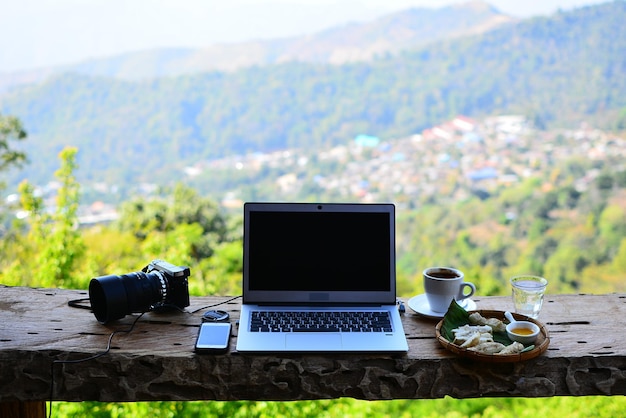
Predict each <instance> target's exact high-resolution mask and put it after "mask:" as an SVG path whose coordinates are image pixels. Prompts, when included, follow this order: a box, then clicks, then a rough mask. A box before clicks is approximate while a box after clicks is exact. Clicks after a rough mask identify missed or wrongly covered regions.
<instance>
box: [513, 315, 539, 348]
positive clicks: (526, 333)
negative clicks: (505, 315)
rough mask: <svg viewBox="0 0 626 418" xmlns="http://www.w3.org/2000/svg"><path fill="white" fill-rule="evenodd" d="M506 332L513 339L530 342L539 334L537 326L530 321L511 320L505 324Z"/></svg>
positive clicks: (525, 342) (524, 342) (523, 342)
mask: <svg viewBox="0 0 626 418" xmlns="http://www.w3.org/2000/svg"><path fill="white" fill-rule="evenodd" d="M506 333H507V335H508V336H509V338H510V339H511V340H513V341H517V342H520V343H522V344H532V343H534V342H535V340H536V339H537V336H538V335H539V326H537V324H534V323H532V322H530V321H513V322H511V323H510V324H508V325H507V326H506Z"/></svg>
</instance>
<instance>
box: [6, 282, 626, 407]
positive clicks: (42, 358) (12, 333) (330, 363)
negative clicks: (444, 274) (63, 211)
mask: <svg viewBox="0 0 626 418" xmlns="http://www.w3.org/2000/svg"><path fill="white" fill-rule="evenodd" d="M87 297H88V295H87V292H86V291H80V290H62V289H33V288H26V287H6V286H0V402H15V401H41V400H47V399H49V397H50V393H51V385H53V387H52V393H53V395H52V397H53V399H54V400H67V401H84V400H94V401H105V402H106V401H147V400H208V399H214V400H239V399H242V400H243V399H246V400H298V399H328V398H339V397H351V398H357V399H369V400H376V399H394V398H396V399H398V398H401V399H407V398H441V397H444V396H446V395H448V396H452V397H455V398H474V397H485V396H489V397H498V396H518V397H541V396H561V395H565V396H568V395H570V396H581V395H626V346H625V345H624V343H623V342H622V340H623V335H624V329H625V327H626V320H625V318H626V295H623V294H607V295H547V296H546V300H545V303H544V307H543V310H542V312H541V315H540V316H539V321H541V322H542V323H544V324H545V325H546V327H547V329H548V330H549V333H550V345H549V347H548V349H547V350H546V351H545V352H544V353H543V354H541V355H540V356H539V357H537V358H533V359H530V360H527V361H523V362H517V363H505V364H485V363H482V362H476V361H472V360H471V359H466V358H462V357H459V356H457V355H455V354H454V353H452V352H450V351H448V350H446V349H445V348H443V347H442V346H441V344H439V342H438V341H437V340H436V337H435V325H436V324H437V322H438V321H437V320H433V319H427V318H423V317H420V316H419V315H417V314H415V313H414V312H413V311H411V309H409V308H408V307H407V311H406V313H404V314H403V325H404V328H405V333H406V335H407V339H408V342H409V352H408V353H406V354H403V355H387V354H383V353H381V354H340V355H337V354H314V355H309V354H307V355H303V354H277V355H253V354H243V353H237V352H236V351H235V345H236V333H237V326H236V321H237V320H238V318H239V307H240V300H235V301H231V302H229V303H225V304H222V305H219V306H218V307H216V308H219V309H222V310H226V311H228V312H229V313H230V315H231V322H232V323H233V325H235V326H233V338H231V343H230V351H229V352H228V353H227V354H222V355H197V354H195V353H194V351H193V346H194V343H195V339H196V335H197V332H198V327H199V324H200V322H201V316H202V313H203V312H204V311H205V310H206V309H201V308H203V307H206V306H209V305H213V304H216V303H221V302H223V301H226V300H228V299H230V297H228V296H225V297H192V298H191V306H189V307H188V308H187V309H186V310H185V311H186V312H170V313H153V312H150V313H146V314H145V315H143V316H142V317H141V318H140V319H139V321H137V323H136V325H135V327H134V329H133V330H132V332H130V333H118V334H116V335H115V336H114V337H113V339H112V345H111V347H112V348H111V350H110V352H109V353H107V354H105V355H103V356H101V357H98V358H95V359H92V360H88V361H82V362H76V363H71V362H68V361H76V360H82V359H86V358H89V357H92V356H94V355H97V354H98V353H102V352H103V351H104V350H105V348H106V346H107V342H108V340H109V337H110V335H111V333H112V332H114V331H116V330H117V331H120V330H128V329H129V327H130V325H131V324H132V323H133V321H134V320H135V319H136V317H137V315H129V316H127V317H125V318H124V319H122V320H120V321H117V322H115V323H112V324H109V325H106V326H105V325H102V324H100V323H98V322H97V321H96V319H95V317H94V316H93V314H92V313H91V312H90V311H89V310H83V309H76V308H72V307H69V306H68V301H70V300H74V299H79V298H87ZM474 300H475V302H476V304H477V309H483V310H488V309H491V310H511V309H512V308H513V306H512V301H511V299H510V298H509V297H476V298H475V299H474ZM405 302H406V301H405ZM198 309H199V311H198V312H196V313H190V312H192V311H194V310H198Z"/></svg>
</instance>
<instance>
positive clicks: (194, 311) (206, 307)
mask: <svg viewBox="0 0 626 418" xmlns="http://www.w3.org/2000/svg"><path fill="white" fill-rule="evenodd" d="M240 297H241V295H239V296H235V297H233V298H230V299H228V300H225V301H223V302H219V303H214V304H213V305H207V306H203V307H202V308H198V309H196V310H193V311H191V312H189V313H190V314H195V313H196V312H198V311H201V310H203V309H208V308H214V307H216V306H220V305H223V304H225V303H228V302H232V301H233V300H237V299H239V298H240Z"/></svg>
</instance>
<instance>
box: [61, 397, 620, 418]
mask: <svg viewBox="0 0 626 418" xmlns="http://www.w3.org/2000/svg"><path fill="white" fill-rule="evenodd" d="M564 411H567V416H568V417H572V418H589V417H594V418H614V417H619V416H624V415H625V414H626V399H625V398H624V397H606V396H588V397H584V398H574V397H555V398H533V399H526V398H480V399H463V400H459V399H454V398H450V397H446V398H444V399H434V400H430V399H429V400H393V401H376V402H368V401H360V400H355V399H349V398H340V399H334V400H318V401H294V402H245V401H236V402H215V401H213V402H149V403H146V402H133V403H123V404H122V403H97V402H83V403H68V402H59V403H54V405H53V412H54V415H55V416H59V417H72V416H90V417H95V418H96V417H97V418H121V417H127V416H134V417H153V418H173V417H182V416H184V417H190V418H193V417H232V418H239V417H241V418H244V417H245V418H270V417H271V418H279V417H289V418H313V417H316V418H317V417H323V418H325V417H329V418H330V417H351V418H352V417H353V418H369V417H388V418H412V417H424V418H466V417H472V418H535V417H548V416H562V415H563V413H564Z"/></svg>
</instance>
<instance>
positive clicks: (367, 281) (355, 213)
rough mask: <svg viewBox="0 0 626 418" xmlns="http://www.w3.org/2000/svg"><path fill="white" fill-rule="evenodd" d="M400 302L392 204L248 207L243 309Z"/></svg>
mask: <svg viewBox="0 0 626 418" xmlns="http://www.w3.org/2000/svg"><path fill="white" fill-rule="evenodd" d="M300 302H304V303H333V304H335V303H338V302H340V303H351V304H353V303H395V211H394V206H393V205H392V204H309V203H246V205H245V206H244V303H300Z"/></svg>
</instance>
